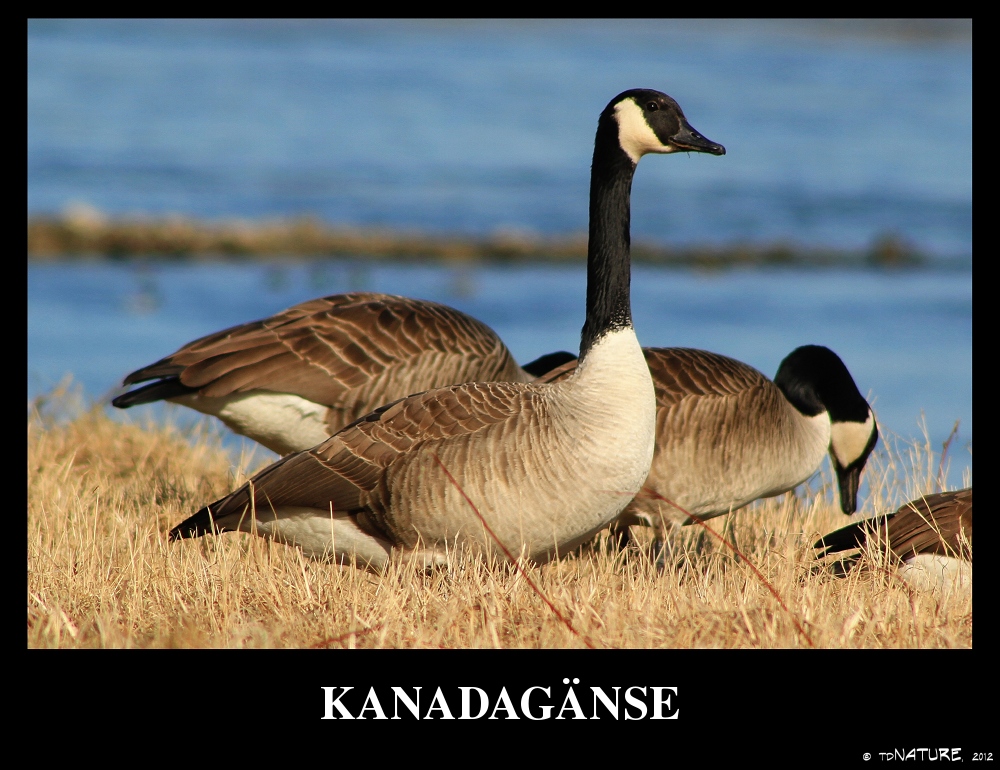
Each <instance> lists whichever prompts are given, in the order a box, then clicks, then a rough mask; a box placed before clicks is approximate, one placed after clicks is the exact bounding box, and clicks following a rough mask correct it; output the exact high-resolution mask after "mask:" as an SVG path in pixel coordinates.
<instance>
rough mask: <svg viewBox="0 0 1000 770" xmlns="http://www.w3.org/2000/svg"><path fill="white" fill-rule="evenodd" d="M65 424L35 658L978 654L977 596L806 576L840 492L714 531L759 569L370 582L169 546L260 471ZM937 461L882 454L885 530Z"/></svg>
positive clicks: (38, 503)
mask: <svg viewBox="0 0 1000 770" xmlns="http://www.w3.org/2000/svg"><path fill="white" fill-rule="evenodd" d="M56 400H58V399H56ZM52 413H53V410H52V408H51V404H49V405H48V406H47V407H46V408H43V409H41V410H38V409H33V410H32V412H31V414H30V416H29V420H28V586H27V587H28V647H29V648H164V647H174V648H177V647H180V648H195V647H197V648H201V647H214V648H301V647H347V648H355V647H357V648H362V647H367V648H436V647H443V648H581V647H588V646H591V647H595V648H653V647H658V648H805V647H810V646H815V647H818V648H918V647H920V648H952V647H958V648H969V647H971V646H972V601H971V595H969V594H960V593H953V594H948V595H940V594H928V593H917V592H914V591H912V590H911V589H909V588H907V587H906V585H905V584H903V583H902V582H901V581H900V580H898V578H896V577H895V576H894V575H893V574H891V573H890V572H887V571H884V570H878V569H875V570H856V571H853V572H851V573H850V574H849V575H848V576H847V577H836V576H835V575H834V574H832V573H831V571H830V570H829V569H824V568H821V567H819V566H818V565H817V564H816V563H815V562H814V561H813V551H812V548H811V544H812V543H813V542H814V540H815V539H816V538H817V537H818V536H819V535H821V534H823V533H825V532H828V531H830V530H832V529H835V528H836V527H839V526H842V525H843V524H844V523H846V519H845V517H844V516H843V514H841V513H840V511H839V509H837V507H836V506H835V505H834V504H833V503H832V501H833V495H832V493H830V491H829V490H830V483H829V480H827V483H826V484H824V486H823V488H822V489H819V490H818V491H810V490H805V491H802V492H800V493H798V494H788V495H783V496H782V497H780V498H777V499H775V500H771V501H767V502H765V503H763V504H758V505H757V506H756V507H755V508H753V509H751V510H744V511H741V512H739V513H738V514H736V515H735V516H731V517H726V518H720V519H715V520H712V521H711V522H709V525H710V526H711V527H712V528H713V530H715V531H716V532H720V533H722V531H723V529H724V527H725V536H726V537H727V538H728V539H730V540H731V541H733V542H735V544H736V545H737V546H738V548H739V549H740V551H741V552H742V553H743V554H744V555H745V557H746V561H744V560H742V559H736V558H734V557H733V554H732V552H731V551H729V549H728V548H726V547H724V546H723V545H721V543H720V542H719V541H718V540H716V539H715V538H714V537H712V536H709V537H707V538H705V540H706V542H704V543H703V547H702V549H701V551H700V552H699V553H695V552H694V551H691V556H690V558H689V559H688V560H687V561H686V562H685V561H684V560H681V561H682V566H677V565H675V564H669V565H668V567H667V568H666V569H665V570H664V571H663V572H662V573H660V572H658V571H657V570H656V568H655V566H654V565H653V564H651V563H650V560H649V558H648V557H647V556H646V555H645V553H644V552H643V551H641V550H633V551H629V552H626V553H623V554H617V555H616V554H614V553H612V552H610V551H609V550H607V549H605V548H604V547H602V545H601V544H600V543H599V544H597V545H596V546H595V547H588V548H585V549H582V550H581V551H580V552H578V553H575V554H571V555H569V556H567V557H565V558H563V559H561V560H559V561H557V562H554V563H551V564H548V565H545V566H542V567H538V566H526V567H525V569H524V572H523V573H521V572H519V571H518V570H517V569H515V568H514V567H512V566H511V565H507V564H497V563H483V562H481V561H479V560H477V559H473V558H467V557H466V558H463V557H461V556H456V557H455V559H454V561H453V563H452V565H451V569H450V570H448V571H438V572H435V573H433V574H429V575H425V574H420V573H418V572H416V571H414V570H413V569H411V568H410V567H409V565H407V564H404V563H399V564H394V565H393V566H392V567H391V568H390V570H389V571H388V572H386V573H385V574H382V575H375V574H371V573H369V572H365V571H361V570H356V569H352V568H340V567H337V566H335V565H332V564H328V563H320V562H314V561H310V560H308V559H305V558H303V557H302V555H301V553H300V552H299V551H298V550H297V549H294V548H289V547H286V546H282V545H278V544H274V543H271V542H270V541H266V540H264V539H262V538H256V537H251V536H248V535H242V534H226V535H223V536H220V537H207V538H200V539H197V540H186V541H183V542H179V543H168V542H167V539H166V531H167V529H168V528H169V527H170V526H172V525H174V524H176V523H177V522H179V521H181V520H182V519H183V518H185V517H186V516H188V515H189V514H190V513H192V512H193V511H195V510H196V509H198V508H199V507H201V506H202V505H204V504H205V503H206V502H209V501H211V500H214V499H216V498H218V497H220V496H222V495H223V494H225V493H227V492H228V491H229V490H230V489H232V488H233V487H234V485H236V484H239V483H241V481H242V480H243V478H244V476H243V473H244V472H251V471H254V470H257V469H258V466H259V465H260V464H261V461H257V462H256V463H254V462H252V461H251V462H250V463H249V464H250V465H251V466H252V467H249V468H245V469H242V468H241V469H240V470H239V471H236V472H235V473H234V472H233V471H232V470H231V462H230V459H229V456H228V455H227V454H226V452H225V451H224V450H223V449H222V447H221V446H220V444H219V440H218V436H217V434H213V433H212V431H201V432H199V431H198V430H189V431H187V432H182V431H180V430H178V429H177V428H173V427H157V426H146V427H139V426H136V425H131V424H122V423H119V422H116V421H113V420H111V419H109V418H108V417H107V416H106V415H105V414H104V413H103V411H102V410H100V409H90V410H83V411H82V412H81V413H80V414H78V415H77V416H76V417H75V418H73V419H70V420H68V421H67V420H65V419H62V420H58V419H54V418H53V417H52V416H51V414H52ZM46 415H49V416H46ZM932 450H933V448H932V447H931V446H929V445H927V444H923V445H921V444H904V443H902V442H896V443H895V444H892V445H891V446H889V447H888V450H887V448H886V445H885V443H883V444H881V445H880V449H879V450H878V452H877V454H876V455H875V456H874V457H873V460H872V462H871V463H870V465H869V469H868V471H867V479H868V481H869V488H870V497H871V498H872V499H874V500H875V501H877V505H875V506H874V510H879V511H881V510H885V509H888V508H892V507H895V506H897V505H899V504H900V503H901V502H903V501H904V500H905V499H908V498H910V497H913V496H915V495H916V494H919V493H920V492H927V491H932V490H933V489H934V484H935V479H936V477H937V475H938V466H939V464H940V455H939V454H938V453H936V452H935V451H932ZM959 459H960V460H961V461H963V463H964V462H965V461H968V465H969V466H970V470H969V471H968V472H967V480H968V483H970V484H971V460H970V459H969V458H968V457H965V458H959ZM952 461H953V462H958V461H959V460H955V458H952ZM872 512H873V505H872V502H871V501H870V500H869V501H868V502H867V503H866V507H865V513H866V514H871V513H872ZM727 518H728V519H729V522H728V524H727V523H726V519H727ZM696 531H697V527H689V528H685V529H684V535H685V536H686V537H687V538H688V540H689V541H690V540H691V538H692V536H693V535H696ZM640 539H641V534H640ZM643 542H645V541H643ZM747 562H749V564H748V563H747ZM750 565H753V568H752V567H751V566H750ZM754 568H755V569H756V570H757V571H759V573H760V575H761V576H762V577H763V580H762V579H761V577H759V576H758V574H757V573H756V572H755V569H754ZM527 578H530V581H531V582H533V583H534V584H535V585H537V587H538V588H539V589H540V591H541V592H542V593H544V594H545V596H546V597H547V598H548V600H549V601H550V602H551V603H552V605H553V606H554V607H555V608H557V609H558V612H559V614H561V615H562V616H563V617H564V618H565V622H564V621H563V620H562V619H560V617H559V615H557V613H556V612H554V611H553V610H552V609H551V608H550V607H549V606H548V604H547V603H546V602H545V601H544V600H543V599H542V598H541V597H540V596H539V595H538V593H536V591H535V590H534V589H533V588H532V587H531V585H529V580H528V579H527ZM764 580H766V581H767V583H768V584H769V585H770V586H771V587H773V591H774V594H777V597H778V598H776V597H775V595H774V594H772V592H771V590H770V589H769V588H768V585H765V583H764Z"/></svg>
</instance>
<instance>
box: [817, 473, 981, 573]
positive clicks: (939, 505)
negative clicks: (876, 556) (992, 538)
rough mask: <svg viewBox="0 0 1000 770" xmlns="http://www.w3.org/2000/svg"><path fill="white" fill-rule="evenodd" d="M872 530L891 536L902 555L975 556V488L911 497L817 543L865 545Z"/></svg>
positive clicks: (830, 549)
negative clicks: (897, 508)
mask: <svg viewBox="0 0 1000 770" xmlns="http://www.w3.org/2000/svg"><path fill="white" fill-rule="evenodd" d="M872 533H878V534H877V535H876V537H878V538H884V537H885V536H886V534H888V537H889V545H890V547H891V548H892V551H893V553H895V554H896V556H898V557H899V558H901V559H906V558H909V557H910V556H913V555H914V554H940V555H944V556H962V557H964V558H968V559H971V557H972V554H971V552H970V551H969V548H970V547H971V545H972V488H971V487H970V488H968V489H960V490H956V491H953V492H939V493H937V494H932V495H924V496H923V497H921V498H918V499H916V500H911V501H910V502H908V503H906V505H903V506H901V507H900V508H899V510H897V511H894V512H893V513H890V514H886V515H882V516H875V517H872V518H870V519H866V520H864V521H857V522H854V523H853V524H849V525H848V526H846V527H842V528H841V529H838V530H836V531H835V532H831V533H830V534H829V535H825V536H824V537H823V538H822V539H820V540H818V541H817V542H816V543H815V545H814V546H813V547H815V548H824V549H825V551H824V555H825V553H835V552H837V551H846V550H850V549H853V548H860V547H863V546H864V544H865V542H866V540H867V538H868V537H869V536H870V535H871V534H872Z"/></svg>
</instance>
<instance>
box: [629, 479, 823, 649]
mask: <svg viewBox="0 0 1000 770" xmlns="http://www.w3.org/2000/svg"><path fill="white" fill-rule="evenodd" d="M643 491H644V492H646V493H647V494H648V495H649V496H650V497H654V498H656V499H657V500H662V501H663V502H665V503H668V504H670V505H672V506H673V507H674V508H676V509H677V510H678V511H680V512H681V513H683V514H684V515H685V516H687V517H688V518H689V519H691V521H692V522H694V523H696V524H698V525H700V526H702V527H704V528H705V529H706V530H708V532H709V534H710V535H712V536H713V537H716V538H718V539H719V540H721V541H722V542H723V543H725V544H726V545H727V546H728V547H729V549H730V550H731V551H732V552H733V553H735V554H736V555H737V556H739V557H740V558H741V559H742V560H743V561H744V563H745V564H746V565H747V566H748V567H749V568H750V569H751V570H753V573H754V574H755V575H756V576H757V579H758V580H760V582H761V583H763V585H764V587H765V588H767V590H768V591H770V592H771V595H772V596H773V597H774V598H775V599H777V600H778V604H780V605H781V608H782V609H783V610H784V611H785V612H787V613H788V615H789V617H791V619H792V622H793V623H794V624H795V627H796V628H797V629H798V630H799V633H800V634H802V636H803V637H804V638H805V640H806V641H807V642H808V643H809V646H810V647H813V648H815V647H816V645H815V644H813V640H812V639H810V638H809V634H807V633H806V630H805V629H804V628H803V627H802V625H801V624H800V623H799V620H798V618H796V617H795V615H794V614H793V613H792V611H791V610H790V609H788V607H787V606H786V605H785V602H784V601H782V599H781V596H779V595H778V592H777V591H775V590H774V586H772V585H771V584H770V583H769V582H768V581H767V578H765V577H764V575H762V574H761V572H760V570H758V569H757V568H756V567H755V566H754V565H753V564H751V563H750V561H749V560H748V559H747V557H746V556H744V555H743V554H742V553H740V550H739V549H738V548H737V547H736V546H735V545H733V544H732V543H730V542H729V541H728V540H726V538H724V537H723V536H722V535H720V534H719V533H718V532H716V531H715V530H714V529H712V528H711V527H710V526H708V525H707V524H706V523H705V522H703V521H702V520H701V519H699V518H698V517H697V516H695V515H694V514H693V513H690V512H689V511H686V510H684V509H683V508H681V506H679V505H678V504H677V503H675V502H674V501H673V500H668V499H667V498H665V497H664V496H663V495H661V494H660V493H659V492H656V491H655V490H652V489H643Z"/></svg>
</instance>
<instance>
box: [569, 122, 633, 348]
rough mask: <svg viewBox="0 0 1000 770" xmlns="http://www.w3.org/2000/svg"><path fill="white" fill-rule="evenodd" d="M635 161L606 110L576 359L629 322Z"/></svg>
mask: <svg viewBox="0 0 1000 770" xmlns="http://www.w3.org/2000/svg"><path fill="white" fill-rule="evenodd" d="M634 175H635V163H633V162H632V159H631V158H629V156H628V155H626V154H625V151H624V150H623V149H622V148H621V145H620V144H619V141H618V124H617V121H616V120H615V118H614V116H613V114H612V113H611V111H610V110H608V111H606V112H605V113H604V114H603V115H602V116H601V120H600V122H599V123H598V128H597V139H596V141H595V143H594V161H593V164H592V165H591V171H590V234H589V240H588V244H587V319H586V321H585V322H584V325H583V334H582V337H581V341H580V359H581V360H583V358H584V356H586V354H587V351H588V350H589V349H590V348H591V347H592V346H593V344H594V343H595V342H596V341H597V340H598V339H600V338H601V337H602V336H603V335H605V334H607V333H608V332H610V331H614V330H616V329H624V328H626V327H630V326H631V325H632V305H631V301H630V298H629V297H630V295H629V292H630V289H631V256H630V246H631V239H630V235H629V231H630V227H631V208H630V198H631V194H632V178H633V176H634Z"/></svg>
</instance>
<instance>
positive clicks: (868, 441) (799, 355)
mask: <svg viewBox="0 0 1000 770" xmlns="http://www.w3.org/2000/svg"><path fill="white" fill-rule="evenodd" d="M774 383H775V384H776V385H777V386H778V387H779V388H781V391H782V392H783V393H784V394H785V397H786V398H787V399H788V400H789V401H790V402H791V403H792V405H793V406H795V407H796V408H797V409H798V410H799V411H800V412H801V413H802V414H803V415H805V416H806V417H815V416H816V415H818V414H821V413H822V412H827V413H828V414H829V416H830V460H831V462H832V464H833V469H834V471H835V472H836V474H837V484H838V486H839V487H840V509H841V510H842V511H843V512H844V513H845V514H847V515H848V516H850V515H851V514H852V513H854V512H855V511H856V510H857V507H858V486H859V485H860V483H861V471H862V470H864V467H865V463H866V462H867V461H868V456H869V455H870V454H871V453H872V450H873V449H874V448H875V444H876V443H877V442H878V425H877V424H876V421H875V414H874V412H872V409H871V407H870V406H869V405H868V402H867V401H865V399H864V396H862V395H861V392H860V391H859V390H858V386H857V385H856V384H855V382H854V378H853V377H851V373H850V372H849V371H848V370H847V367H846V366H845V365H844V362H843V361H841V360H840V357H839V356H838V355H837V354H836V353H834V352H833V351H832V350H830V349H829V348H826V347H823V346H822V345H804V346H802V347H800V348H796V349H795V350H793V351H792V352H791V353H789V354H788V356H786V358H785V360H784V361H782V362H781V365H780V366H779V367H778V373H777V374H776V375H775V377H774Z"/></svg>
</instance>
